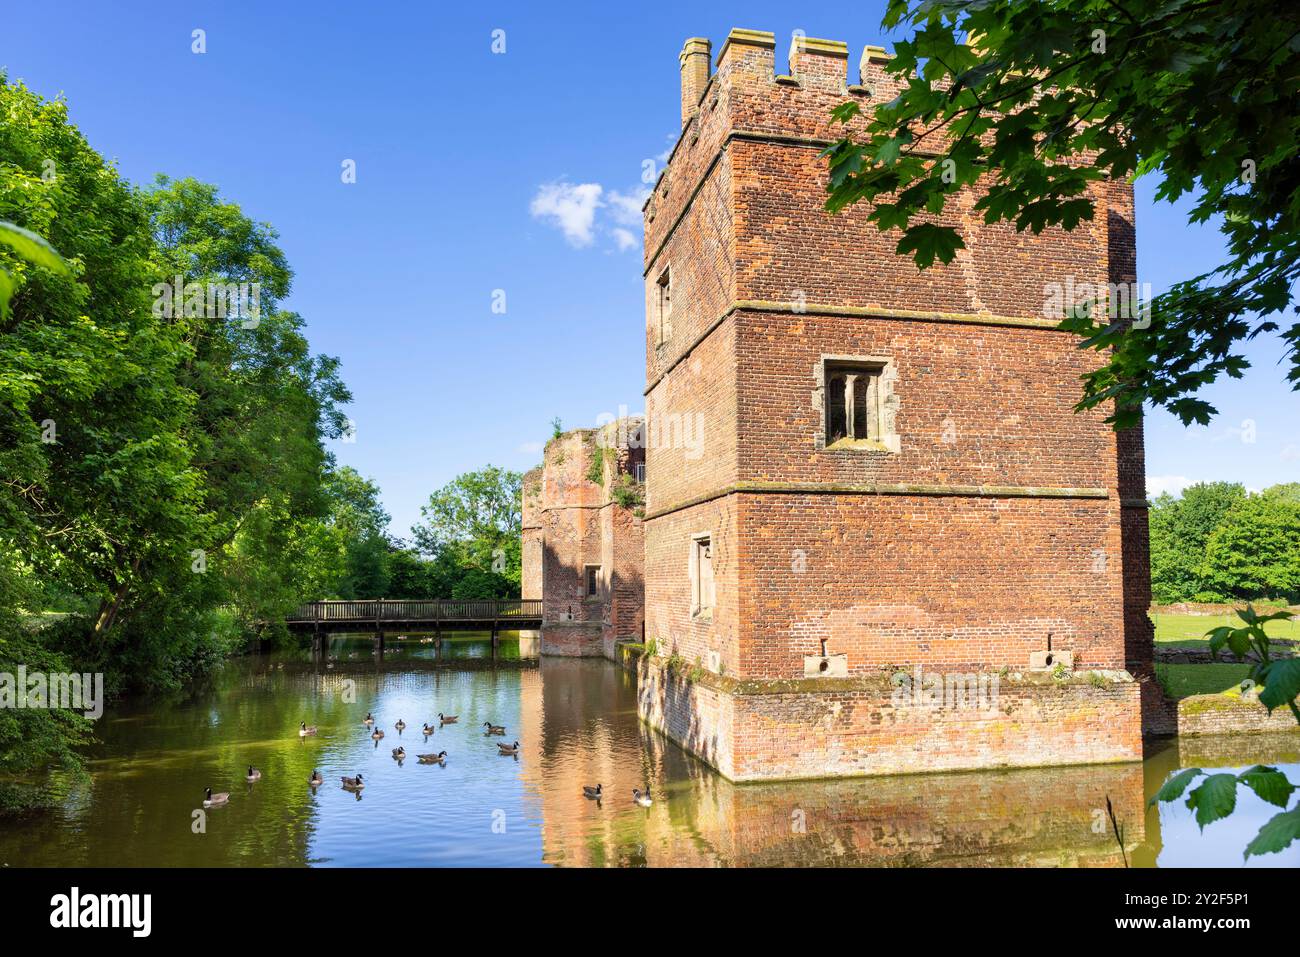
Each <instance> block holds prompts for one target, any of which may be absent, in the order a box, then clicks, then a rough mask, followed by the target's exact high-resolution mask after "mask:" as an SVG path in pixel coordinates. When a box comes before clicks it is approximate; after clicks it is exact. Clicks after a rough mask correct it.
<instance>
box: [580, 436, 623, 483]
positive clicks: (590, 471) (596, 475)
mask: <svg viewBox="0 0 1300 957" xmlns="http://www.w3.org/2000/svg"><path fill="white" fill-rule="evenodd" d="M612 451H613V450H612V449H606V447H605V446H603V445H601V444H600V443H599V442H597V443H596V447H595V448H594V449H592V451H591V464H590V465H588V466H587V481H588V482H591V483H592V484H593V485H604V484H605V456H606V454H608V453H610V452H612ZM614 457H615V458H616V457H617V456H614Z"/></svg>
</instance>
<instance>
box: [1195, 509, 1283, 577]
mask: <svg viewBox="0 0 1300 957" xmlns="http://www.w3.org/2000/svg"><path fill="white" fill-rule="evenodd" d="M1202 574H1203V575H1204V578H1205V580H1206V582H1207V583H1208V585H1209V586H1210V587H1211V588H1213V589H1214V590H1216V591H1218V592H1219V593H1221V594H1223V595H1225V596H1227V597H1229V598H1234V599H1247V600H1249V599H1255V598H1280V599H1284V600H1286V601H1300V501H1295V500H1293V499H1288V498H1285V497H1282V496H1277V495H1274V496H1270V495H1251V496H1249V497H1248V498H1245V499H1243V500H1242V501H1240V502H1238V503H1237V504H1236V505H1234V506H1233V508H1232V510H1231V511H1230V512H1229V513H1228V514H1227V515H1226V516H1225V517H1224V520H1223V522H1222V524H1220V525H1219V527H1218V528H1216V529H1214V531H1213V532H1212V533H1211V534H1210V536H1209V539H1208V541H1207V542H1206V547H1205V560H1204V566H1203V571H1202Z"/></svg>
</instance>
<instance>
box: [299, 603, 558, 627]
mask: <svg viewBox="0 0 1300 957" xmlns="http://www.w3.org/2000/svg"><path fill="white" fill-rule="evenodd" d="M541 617H542V602H541V599H539V598H528V599H518V598H513V599H503V600H499V601H496V600H482V599H473V600H460V599H454V598H453V599H434V600H426V601H422V600H410V601H408V600H405V599H392V598H384V599H372V600H367V601H316V602H310V603H308V604H306V605H300V606H299V607H298V608H297V609H296V610H294V611H293V612H291V613H290V614H289V615H288V620H289V621H292V622H306V621H310V622H321V623H329V622H345V621H346V622H368V621H374V622H403V621H434V622H436V621H448V622H452V621H490V620H496V619H509V618H521V619H528V618H541Z"/></svg>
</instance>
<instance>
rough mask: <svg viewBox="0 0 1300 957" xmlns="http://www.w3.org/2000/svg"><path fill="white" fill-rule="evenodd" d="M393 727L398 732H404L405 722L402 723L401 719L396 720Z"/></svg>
mask: <svg viewBox="0 0 1300 957" xmlns="http://www.w3.org/2000/svg"><path fill="white" fill-rule="evenodd" d="M393 727H394V728H396V729H397V730H398V731H405V730H406V722H405V721H403V720H402V719H401V718H398V719H397V724H395V725H393Z"/></svg>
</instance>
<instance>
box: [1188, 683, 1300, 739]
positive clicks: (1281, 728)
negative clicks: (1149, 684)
mask: <svg viewBox="0 0 1300 957" xmlns="http://www.w3.org/2000/svg"><path fill="white" fill-rule="evenodd" d="M1242 732H1245V733H1248V734H1254V733H1267V732H1274V733H1287V732H1289V733H1291V734H1295V735H1297V736H1300V723H1297V722H1296V719H1295V716H1294V715H1293V714H1291V711H1290V709H1288V708H1274V709H1273V713H1272V714H1269V713H1268V709H1267V708H1265V707H1264V706H1263V705H1262V704H1260V703H1259V701H1258V700H1256V699H1255V697H1254V696H1253V695H1249V694H1248V695H1242V694H1238V693H1235V692H1230V693H1226V694H1198V695H1192V696H1191V697H1189V698H1183V699H1182V700H1181V701H1179V702H1178V734H1179V735H1198V734H1229V733H1231V734H1241V733H1242Z"/></svg>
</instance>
